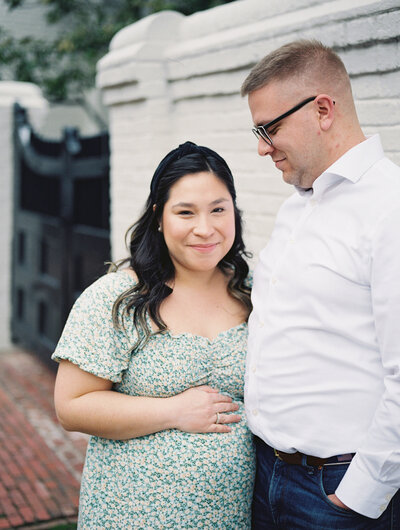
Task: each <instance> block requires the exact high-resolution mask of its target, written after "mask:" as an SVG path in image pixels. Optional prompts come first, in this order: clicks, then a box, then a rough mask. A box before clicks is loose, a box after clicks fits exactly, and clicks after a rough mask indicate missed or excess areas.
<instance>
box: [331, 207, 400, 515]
mask: <svg viewBox="0 0 400 530" xmlns="http://www.w3.org/2000/svg"><path fill="white" fill-rule="evenodd" d="M399 231H400V208H399V207H397V208H395V209H393V210H389V212H388V213H386V214H385V216H384V217H383V218H382V219H381V220H380V221H379V222H378V223H377V226H376V228H375V230H374V233H373V234H372V235H371V245H372V248H371V264H370V266H371V298H372V307H373V314H374V319H375V327H376V336H377V340H378V346H379V350H380V352H381V358H382V366H383V369H384V393H383V395H382V398H381V400H380V402H379V404H378V407H377V409H376V411H375V414H374V417H373V421H372V423H371V426H370V428H369V430H368V432H367V434H366V437H365V440H364V442H363V443H362V445H361V447H359V449H358V451H357V454H356V456H355V458H354V459H353V461H352V463H351V464H350V466H349V469H348V471H347V473H346V474H345V476H344V478H343V479H342V481H341V483H340V484H339V486H338V488H337V490H336V495H337V496H338V497H339V499H340V500H341V501H342V502H343V503H344V504H346V505H347V506H349V507H350V508H351V509H353V510H355V511H357V512H359V513H362V514H364V515H366V516H368V517H371V518H374V519H376V518H378V517H379V516H380V515H381V513H382V512H383V511H384V510H385V509H386V508H387V505H388V504H389V502H390V500H391V498H392V496H393V495H394V494H395V493H396V491H397V490H398V489H399V488H400V322H399V317H400V234H399Z"/></svg>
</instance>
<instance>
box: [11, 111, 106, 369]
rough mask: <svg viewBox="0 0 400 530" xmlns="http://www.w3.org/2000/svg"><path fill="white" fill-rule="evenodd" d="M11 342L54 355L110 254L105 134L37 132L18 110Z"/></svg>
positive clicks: (47, 355) (15, 149)
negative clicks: (48, 136) (55, 137)
mask: <svg viewBox="0 0 400 530" xmlns="http://www.w3.org/2000/svg"><path fill="white" fill-rule="evenodd" d="M14 153H15V170H14V175H15V187H14V232H13V236H14V237H13V265H12V267H13V273H12V306H13V307H12V322H11V332H12V338H13V341H15V342H18V343H21V344H22V345H24V346H26V347H28V348H29V349H31V350H32V351H34V352H37V353H38V354H40V355H41V356H42V357H43V358H44V359H45V360H49V356H50V353H51V352H52V351H53V350H54V346H55V344H56V342H57V340H58V339H59V337H60V334H61V331H62V328H63V326H64V323H65V320H66V318H67V315H68V312H69V310H70V308H71V306H72V304H73V303H74V301H75V299H76V298H77V296H78V295H79V294H80V293H81V292H82V290H83V289H84V288H85V287H86V286H87V285H89V284H90V283H91V282H92V281H93V280H95V279H96V278H97V277H99V276H100V275H101V274H103V273H104V272H105V266H104V262H106V261H108V260H109V259H110V238H109V235H110V234H109V148H108V135H107V134H106V133H104V134H101V135H98V136H95V137H90V138H83V137H79V135H78V131H77V129H72V128H66V129H65V130H64V137H63V139H62V140H61V141H49V140H45V139H43V138H41V137H39V136H38V135H37V134H36V133H35V132H34V130H33V128H32V127H31V125H30V123H29V120H28V117H27V114H26V111H25V109H23V108H22V107H20V106H19V105H18V104H16V105H15V107H14Z"/></svg>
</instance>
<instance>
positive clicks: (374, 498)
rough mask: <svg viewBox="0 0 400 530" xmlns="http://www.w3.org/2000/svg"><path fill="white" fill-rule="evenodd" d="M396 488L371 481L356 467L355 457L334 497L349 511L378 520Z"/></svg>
mask: <svg viewBox="0 0 400 530" xmlns="http://www.w3.org/2000/svg"><path fill="white" fill-rule="evenodd" d="M396 492H397V488H394V487H393V486H389V485H387V484H382V482H378V481H376V480H374V479H372V478H371V477H370V476H369V475H367V474H366V473H365V472H364V471H362V470H361V469H360V468H359V466H358V465H357V455H356V456H355V457H354V459H353V461H352V462H351V464H350V465H349V468H348V470H347V471H346V473H345V475H344V477H343V478H342V480H341V482H340V484H339V486H338V487H337V489H336V491H335V494H336V496H337V497H338V498H339V499H340V500H341V501H342V502H343V504H345V505H346V506H348V507H349V508H350V509H351V510H353V511H355V512H357V513H360V514H362V515H365V516H366V517H371V518H372V519H378V517H380V516H381V515H382V513H383V512H384V511H385V510H386V508H387V507H388V504H389V502H390V500H391V498H392V497H393V495H394V494H395V493H396Z"/></svg>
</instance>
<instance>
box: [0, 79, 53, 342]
mask: <svg viewBox="0 0 400 530" xmlns="http://www.w3.org/2000/svg"><path fill="white" fill-rule="evenodd" d="M15 101H18V102H19V103H20V104H21V105H23V106H25V107H26V108H27V109H29V110H30V111H31V112H30V117H31V118H32V122H33V123H34V124H39V122H40V120H41V118H42V117H43V115H44V113H45V110H46V107H47V103H46V101H45V100H44V99H43V98H42V96H41V93H40V90H39V88H38V87H37V86H35V85H32V84H30V83H14V82H5V81H3V82H0V226H1V230H0V270H1V274H0V315H1V318H0V349H1V348H7V347H8V346H9V345H10V317H11V300H10V293H11V242H12V214H13V174H14V168H13V144H12V133H13V120H12V107H13V104H14V102H15Z"/></svg>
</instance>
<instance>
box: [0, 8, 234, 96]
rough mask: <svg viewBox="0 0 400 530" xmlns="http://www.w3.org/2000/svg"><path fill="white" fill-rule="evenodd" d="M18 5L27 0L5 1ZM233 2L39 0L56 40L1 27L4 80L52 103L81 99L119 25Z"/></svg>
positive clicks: (0, 72) (0, 56)
mask: <svg viewBox="0 0 400 530" xmlns="http://www.w3.org/2000/svg"><path fill="white" fill-rule="evenodd" d="M5 1H6V3H7V4H8V6H9V9H11V10H12V9H19V8H22V7H23V6H24V3H25V0H5ZM231 1H232V0H37V2H38V3H40V4H43V5H44V6H46V8H47V22H48V23H49V24H57V25H58V26H57V27H58V28H60V31H59V35H58V36H57V38H56V39H54V40H51V41H49V40H45V39H38V38H35V37H24V38H22V39H17V38H15V37H13V36H12V35H11V34H10V33H9V32H8V31H7V30H6V28H4V27H2V26H1V25H0V65H1V66H0V79H4V78H5V77H6V76H7V77H8V78H12V79H13V80H16V81H28V82H31V83H35V84H37V85H39V86H40V87H41V88H42V90H43V92H44V94H45V95H46V97H47V98H48V99H50V100H51V101H67V100H70V101H73V100H79V99H81V98H82V96H83V93H84V91H85V90H86V89H88V88H91V87H93V86H94V78H95V68H96V63H97V61H98V60H99V59H100V58H101V57H102V56H104V55H105V54H106V53H107V50H108V45H109V43H110V40H111V38H112V37H113V36H114V35H115V33H116V32H117V31H119V30H120V29H121V28H123V27H125V26H127V25H128V24H131V23H132V22H135V21H137V20H139V19H140V18H142V17H144V16H147V15H149V14H151V13H155V12H157V11H161V10H164V9H171V10H174V11H179V12H181V13H183V14H185V15H190V14H192V13H195V12H196V11H202V10H204V9H208V8H210V7H214V6H217V5H220V4H225V3H228V2H231Z"/></svg>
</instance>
